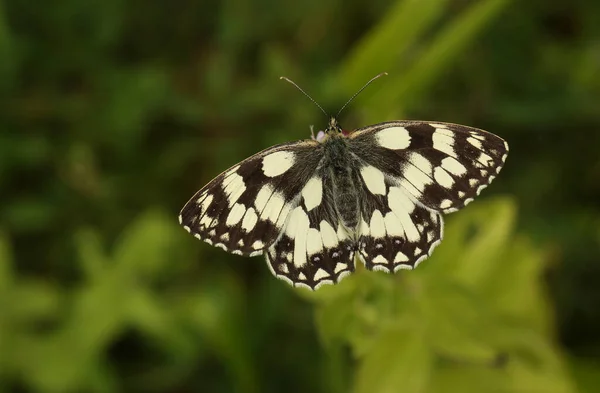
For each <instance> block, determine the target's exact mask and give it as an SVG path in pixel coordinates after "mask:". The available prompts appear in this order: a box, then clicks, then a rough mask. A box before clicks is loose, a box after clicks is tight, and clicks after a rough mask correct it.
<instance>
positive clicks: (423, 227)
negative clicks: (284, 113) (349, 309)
mask: <svg viewBox="0 0 600 393" xmlns="http://www.w3.org/2000/svg"><path fill="white" fill-rule="evenodd" d="M373 79H375V78H373ZM371 81H372V80H371ZM371 81H369V83H370V82H371ZM294 85H295V84H294ZM367 85H368V83H367ZM296 87H297V86H296ZM365 87H366V85H365ZM363 88H364V87H363ZM300 90H302V89H300ZM360 91H362V89H361V90H360ZM360 91H359V92H360ZM305 94H306V93H305ZM357 94H358V93H357ZM307 96H308V95H307ZM355 96H356V95H355ZM353 97H354V96H353ZM309 98H310V97H309ZM311 100H312V99H311ZM313 102H314V100H313ZM317 105H318V104H317ZM319 107H320V106H319ZM344 107H345V105H344ZM342 109H343V108H342ZM338 114H339V112H338ZM507 154H508V144H507V143H506V142H505V141H504V140H502V139H501V138H499V137H498V136H496V135H494V134H491V133H489V132H486V131H483V130H479V129H476V128H471V127H467V126H462V125H457V124H450V123H439V122H426V121H408V120H407V121H391V122H385V123H379V124H375V125H371V126H367V127H364V128H359V129H357V130H355V131H352V132H350V133H348V134H346V133H344V132H342V129H341V128H340V126H339V125H338V122H337V120H336V118H335V117H331V120H330V121H329V125H328V127H327V129H326V130H325V133H324V134H322V136H321V137H319V138H317V139H315V138H313V139H309V140H304V141H298V142H291V143H284V144H281V145H277V146H273V147H270V148H268V149H266V150H263V151H262V152H260V153H257V154H255V155H253V156H252V157H250V158H247V159H246V160H244V161H242V162H240V163H239V164H236V165H234V166H233V167H231V168H229V169H228V170H226V171H225V172H223V173H221V174H220V175H219V176H217V177H216V178H214V179H213V180H212V181H211V182H210V183H208V184H207V185H206V186H204V187H203V188H202V189H201V190H200V191H198V192H197V193H196V194H195V195H194V196H193V197H192V199H191V200H190V201H189V202H188V203H187V204H186V205H185V206H184V208H183V210H182V211H181V214H180V216H179V222H180V223H181V225H183V227H184V228H185V229H186V230H187V231H188V232H190V233H191V234H193V235H194V236H195V237H197V238H198V239H201V240H204V241H205V242H207V243H209V244H212V245H214V246H216V247H220V248H222V249H223V250H225V251H228V252H231V253H233V254H238V255H244V256H255V255H260V254H264V255H265V257H266V259H267V265H268V266H269V269H270V270H271V272H272V273H273V274H274V275H275V276H276V277H278V278H280V279H283V280H285V281H287V282H288V283H290V284H292V285H294V286H305V287H308V288H310V289H317V288H318V287H319V286H321V285H322V284H326V283H328V284H333V283H337V282H339V281H340V280H341V279H342V278H343V277H345V276H346V275H348V274H349V273H351V272H353V271H354V267H355V265H354V257H355V254H356V255H358V257H359V259H360V260H361V261H362V262H363V263H364V264H365V266H366V268H367V269H369V270H382V271H386V272H396V271H398V270H400V269H412V268H414V267H416V266H417V265H418V264H419V263H420V262H421V261H423V260H424V259H426V258H427V257H428V256H430V255H431V253H432V251H433V249H434V248H435V247H436V246H437V245H438V244H439V243H440V242H441V240H442V236H443V228H444V221H443V218H442V214H443V213H452V212H455V211H457V210H458V209H460V208H462V207H463V206H465V205H467V204H468V203H469V202H471V201H472V200H473V198H475V197H476V196H477V195H478V194H479V193H480V192H481V190H483V189H484V188H485V187H486V186H487V185H488V184H490V182H491V181H492V180H493V179H494V177H495V176H496V175H497V174H498V172H500V169H501V168H502V166H503V165H504V161H505V160H506V157H507Z"/></svg>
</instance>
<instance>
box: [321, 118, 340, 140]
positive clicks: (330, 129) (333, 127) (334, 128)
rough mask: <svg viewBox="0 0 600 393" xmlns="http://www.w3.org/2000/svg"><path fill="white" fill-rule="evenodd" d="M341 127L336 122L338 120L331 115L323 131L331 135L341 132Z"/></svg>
mask: <svg viewBox="0 0 600 393" xmlns="http://www.w3.org/2000/svg"><path fill="white" fill-rule="evenodd" d="M342 132H343V131H342V127H340V125H339V124H338V121H337V119H336V118H335V117H331V118H330V119H329V125H328V126H327V129H326V130H325V133H327V135H329V136H331V135H339V134H342Z"/></svg>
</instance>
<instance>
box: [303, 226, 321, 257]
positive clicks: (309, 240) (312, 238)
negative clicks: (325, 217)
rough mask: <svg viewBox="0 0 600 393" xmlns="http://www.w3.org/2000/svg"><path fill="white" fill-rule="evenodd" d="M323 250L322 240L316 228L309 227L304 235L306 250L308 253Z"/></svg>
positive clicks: (312, 253)
mask: <svg viewBox="0 0 600 393" xmlns="http://www.w3.org/2000/svg"><path fill="white" fill-rule="evenodd" d="M322 251H323V241H322V240H321V233H320V232H319V230H318V229H315V228H310V229H309V230H308V234H307V236H306V252H307V254H308V255H314V254H318V253H320V252H322Z"/></svg>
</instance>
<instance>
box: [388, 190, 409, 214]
mask: <svg viewBox="0 0 600 393" xmlns="http://www.w3.org/2000/svg"><path fill="white" fill-rule="evenodd" d="M388 206H389V207H390V209H392V211H394V212H397V211H406V212H407V213H412V212H413V211H414V210H415V203H414V202H413V201H412V199H410V198H409V197H408V196H407V195H406V194H405V193H404V192H403V191H402V189H400V188H399V187H390V191H389V192H388Z"/></svg>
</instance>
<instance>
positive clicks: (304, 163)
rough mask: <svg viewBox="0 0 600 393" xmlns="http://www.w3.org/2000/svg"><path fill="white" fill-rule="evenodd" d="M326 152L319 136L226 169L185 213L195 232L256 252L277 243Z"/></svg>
mask: <svg viewBox="0 0 600 393" xmlns="http://www.w3.org/2000/svg"><path fill="white" fill-rule="evenodd" d="M321 155H322V153H321V151H320V149H319V144H318V143H317V142H315V141H302V142H295V143H287V144H283V145H278V146H274V147H271V148H269V149H266V150H264V151H262V152H260V153H258V154H255V155H254V156H252V157H250V158H248V159H246V160H244V161H242V162H240V163H239V164H238V165H235V166H233V167H231V168H229V169H228V170H226V171H225V172H223V173H221V174H220V175H219V176H217V177H216V178H215V179H213V180H212V181H211V182H210V183H208V184H207V185H206V186H205V187H203V188H202V189H201V190H200V191H198V192H197V193H196V195H194V196H193V197H192V199H190V201H189V202H188V203H187V204H186V205H185V206H184V208H183V209H182V211H181V214H180V216H179V220H180V223H181V225H183V227H184V228H185V229H186V230H187V231H189V232H190V233H191V234H193V235H194V236H195V237H197V238H199V239H201V240H204V241H206V242H207V243H209V244H212V245H214V246H216V247H220V248H222V249H224V250H226V251H229V252H232V253H235V254H240V255H246V256H252V255H258V254H261V253H262V252H263V250H264V249H266V248H267V247H269V246H270V245H271V244H273V243H274V242H275V241H276V240H277V238H278V237H279V234H280V233H281V232H282V230H283V229H284V225H285V223H286V221H287V217H288V215H289V213H290V212H291V211H292V210H293V209H294V208H295V207H296V206H297V204H298V202H299V199H298V195H299V193H300V191H301V190H302V188H303V187H304V185H305V184H306V183H307V182H308V180H309V179H310V178H311V176H312V174H313V173H314V172H315V170H316V167H317V165H318V163H319V161H320V157H321Z"/></svg>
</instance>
